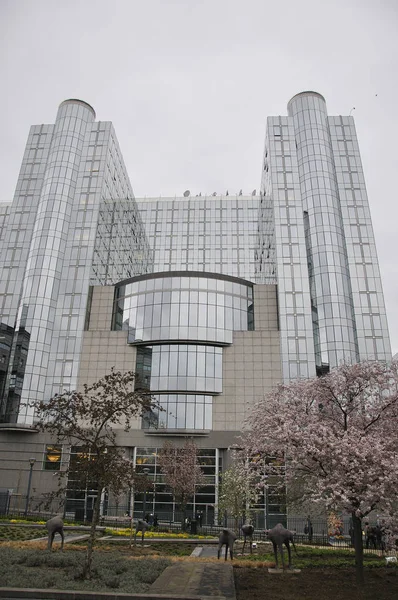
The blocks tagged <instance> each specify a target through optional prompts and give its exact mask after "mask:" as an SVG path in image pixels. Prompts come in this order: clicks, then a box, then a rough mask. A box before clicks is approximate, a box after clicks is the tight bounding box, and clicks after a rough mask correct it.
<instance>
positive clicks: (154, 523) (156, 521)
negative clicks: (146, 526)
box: [153, 514, 159, 528]
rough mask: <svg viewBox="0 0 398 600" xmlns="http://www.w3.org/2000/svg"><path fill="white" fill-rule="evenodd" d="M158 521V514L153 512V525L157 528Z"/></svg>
mask: <svg viewBox="0 0 398 600" xmlns="http://www.w3.org/2000/svg"><path fill="white" fill-rule="evenodd" d="M158 523H159V522H158V516H157V514H154V515H153V526H154V527H156V528H157V526H158Z"/></svg>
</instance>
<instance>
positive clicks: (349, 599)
mask: <svg viewBox="0 0 398 600" xmlns="http://www.w3.org/2000/svg"><path fill="white" fill-rule="evenodd" d="M234 575H235V587H236V596H237V600H268V599H269V600H373V599H374V600H397V598H398V569H397V568H378V569H369V570H366V571H365V586H364V589H363V590H362V591H359V590H358V588H357V585H356V581H355V570H354V569H343V568H340V569H333V568H327V569H303V570H302V571H301V573H297V574H289V573H284V574H281V575H278V574H270V573H268V570H267V569H266V568H261V567H260V568H252V567H235V568H234Z"/></svg>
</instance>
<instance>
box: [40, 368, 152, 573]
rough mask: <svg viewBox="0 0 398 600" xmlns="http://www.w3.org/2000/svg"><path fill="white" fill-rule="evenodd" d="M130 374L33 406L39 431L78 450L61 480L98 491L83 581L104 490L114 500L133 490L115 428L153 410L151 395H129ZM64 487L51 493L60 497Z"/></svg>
mask: <svg viewBox="0 0 398 600" xmlns="http://www.w3.org/2000/svg"><path fill="white" fill-rule="evenodd" d="M134 379H135V374H134V373H133V372H132V371H128V372H127V373H121V372H119V371H115V370H114V369H112V370H111V372H110V374H108V375H105V376H104V377H102V378H101V379H99V380H98V381H97V382H95V383H93V384H91V385H84V386H83V391H65V392H63V393H62V394H57V395H55V396H54V397H53V398H51V400H50V401H49V402H48V403H44V402H41V403H39V404H38V405H36V409H37V410H38V416H39V419H40V420H39V423H38V426H39V428H40V429H41V430H42V431H44V432H46V433H48V434H50V435H51V436H52V437H53V439H54V442H56V443H62V442H67V443H68V444H70V445H71V446H75V447H77V448H78V452H77V453H76V454H75V458H74V460H73V461H70V463H69V465H68V466H67V468H66V470H65V471H64V472H62V473H61V476H63V477H65V476H66V478H68V476H69V475H71V474H73V480H74V486H75V487H76V486H77V487H79V485H80V484H83V483H87V482H92V484H93V485H95V487H96V489H97V497H96V500H95V504H94V510H93V517H92V522H91V530H90V537H89V540H88V543H87V555H86V562H85V567H84V571H83V575H84V577H90V576H91V563H92V554H93V548H94V541H95V532H96V527H97V524H98V521H99V516H100V503H101V495H102V493H103V492H104V490H108V491H109V492H111V493H113V494H114V495H115V496H116V497H117V496H119V495H120V494H121V493H122V492H125V491H127V490H128V489H129V488H131V486H132V485H133V484H134V479H135V473H134V468H133V462H132V461H131V460H129V459H127V458H126V457H125V456H124V452H123V448H120V447H118V446H117V445H116V431H115V428H119V429H120V428H123V429H124V431H128V430H129V429H130V427H131V421H132V419H133V418H135V417H137V416H139V415H141V416H142V415H143V414H144V413H145V412H146V411H148V410H150V409H151V408H152V407H154V406H155V403H154V402H153V401H152V398H151V396H150V394H148V393H145V392H144V391H134ZM65 488H66V485H65V484H64V485H63V486H62V487H60V489H59V490H58V491H57V492H56V494H57V495H59V494H60V492H61V491H62V492H64V491H65Z"/></svg>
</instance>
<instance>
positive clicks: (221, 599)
mask: <svg viewBox="0 0 398 600" xmlns="http://www.w3.org/2000/svg"><path fill="white" fill-rule="evenodd" d="M215 550H216V549H215ZM216 551H217V550H216ZM149 591H150V593H152V594H168V595H173V594H175V595H176V597H180V598H184V597H195V596H196V597H197V598H200V599H201V600H236V595H235V583H234V575H233V568H232V565H231V563H229V562H228V563H225V562H221V561H220V562H219V563H214V562H205V561H203V562H194V561H192V562H179V563H175V564H174V565H171V566H170V567H167V568H166V569H165V570H164V571H163V573H162V574H161V575H160V577H158V579H157V580H156V581H155V582H154V583H153V584H152V585H151V587H150V590H149Z"/></svg>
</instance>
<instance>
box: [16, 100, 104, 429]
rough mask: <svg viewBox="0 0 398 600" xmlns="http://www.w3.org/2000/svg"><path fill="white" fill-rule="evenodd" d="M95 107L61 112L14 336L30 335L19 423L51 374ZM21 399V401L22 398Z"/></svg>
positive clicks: (71, 103) (78, 104)
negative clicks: (68, 253)
mask: <svg viewBox="0 0 398 600" xmlns="http://www.w3.org/2000/svg"><path fill="white" fill-rule="evenodd" d="M94 120H95V112H94V110H93V108H92V107H91V106H90V105H89V104H86V103H85V102H82V101H81V100H74V99H72V100H65V101H64V102H62V104H61V105H60V107H59V109H58V113H57V118H56V122H55V126H54V133H53V137H52V140H51V146H50V150H49V155H48V160H47V164H46V168H45V174H44V180H43V186H42V189H41V194H40V200H39V204H38V210H37V216H36V222H35V226H34V230H33V236H32V241H31V245H30V250H29V256H28V261H27V267H26V272H25V280H24V285H23V292H22V297H21V301H20V306H19V311H18V317H17V326H16V335H15V337H16V338H17V337H18V335H20V334H21V332H24V335H25V337H26V336H28V341H27V345H28V355H27V360H26V368H25V374H24V378H23V384H22V391H21V393H20V394H18V397H19V398H20V402H21V403H25V406H24V407H22V406H21V407H19V406H15V404H16V402H15V399H14V402H13V404H14V406H13V411H12V412H14V414H15V412H18V422H20V423H30V422H32V420H33V410H32V408H29V406H28V405H27V403H28V402H32V401H37V400H42V399H44V398H43V390H44V383H45V377H46V375H47V367H48V359H49V354H50V347H51V338H52V332H53V327H54V318H55V307H56V302H57V297H58V291H59V282H60V278H61V274H62V268H63V259H64V255H65V246H66V241H67V239H68V235H70V231H69V223H70V217H71V213H72V207H73V199H74V194H75V190H76V183H77V177H78V171H79V165H80V160H81V155H82V149H83V143H84V138H85V134H86V128H87V126H88V125H89V124H91V123H92V122H93V121H94ZM18 397H17V398H18Z"/></svg>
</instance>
